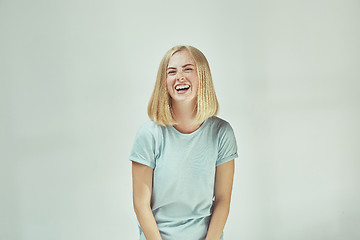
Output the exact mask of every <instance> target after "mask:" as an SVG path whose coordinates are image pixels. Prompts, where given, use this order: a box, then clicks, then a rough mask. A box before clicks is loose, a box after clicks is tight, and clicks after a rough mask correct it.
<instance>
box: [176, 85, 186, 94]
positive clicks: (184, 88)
mask: <svg viewBox="0 0 360 240" xmlns="http://www.w3.org/2000/svg"><path fill="white" fill-rule="evenodd" d="M189 89H190V85H181V86H176V88H175V90H176V91H177V92H178V93H184V92H186V91H187V90H189Z"/></svg>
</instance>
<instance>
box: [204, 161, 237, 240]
mask: <svg viewBox="0 0 360 240" xmlns="http://www.w3.org/2000/svg"><path fill="white" fill-rule="evenodd" d="M233 178H234V159H233V160H231V161H228V162H226V163H223V164H220V165H219V166H217V167H216V175H215V201H214V208H213V213H212V216H211V220H210V225H209V229H208V233H207V236H206V239H205V240H219V239H220V236H221V233H222V231H223V230H224V227H225V223H226V220H227V217H228V215H229V210H230V200H231V191H232V185H233Z"/></svg>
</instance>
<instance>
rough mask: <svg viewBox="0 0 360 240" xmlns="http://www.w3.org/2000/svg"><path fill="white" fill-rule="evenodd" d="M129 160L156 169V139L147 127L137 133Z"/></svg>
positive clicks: (142, 127) (141, 128)
mask: <svg viewBox="0 0 360 240" xmlns="http://www.w3.org/2000/svg"><path fill="white" fill-rule="evenodd" d="M129 160H130V161H134V162H138V163H141V164H144V165H146V166H149V167H151V168H154V167H155V137H154V135H153V134H152V133H151V131H150V130H149V129H147V128H146V127H145V126H141V127H140V128H139V129H138V131H137V133H136V136H135V141H134V143H133V147H132V149H131V152H130V157H129Z"/></svg>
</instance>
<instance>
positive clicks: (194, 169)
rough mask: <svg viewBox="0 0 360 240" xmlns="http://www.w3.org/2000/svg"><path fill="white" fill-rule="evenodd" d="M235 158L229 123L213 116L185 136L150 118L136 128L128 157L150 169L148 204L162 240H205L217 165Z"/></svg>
mask: <svg viewBox="0 0 360 240" xmlns="http://www.w3.org/2000/svg"><path fill="white" fill-rule="evenodd" d="M237 157H238V154H237V145H236V139H235V135H234V132H233V129H232V127H231V126H230V124H229V123H228V122H227V121H225V120H223V119H221V118H219V117H216V116H214V117H211V118H208V119H206V120H205V121H204V122H203V123H202V124H201V126H200V127H199V128H198V129H197V130H195V131H194V132H192V133H189V134H183V133H181V132H179V131H178V130H176V129H175V128H174V127H173V126H169V125H167V126H166V127H163V126H161V125H157V124H155V123H154V122H153V121H152V120H148V121H147V122H145V123H144V124H142V125H141V126H140V128H139V129H138V131H137V134H136V137H135V141H134V144H133V148H132V150H131V153H130V160H131V161H135V162H139V163H141V164H145V165H147V166H149V167H152V168H153V169H154V173H153V188H152V196H151V208H152V212H153V214H154V217H155V220H156V222H157V225H158V228H159V231H160V234H161V236H162V239H163V240H184V239H186V240H204V239H205V237H206V234H207V230H208V227H209V223H210V218H211V214H212V209H213V208H212V206H213V198H214V186H215V185H214V184H215V171H216V166H218V165H220V164H222V163H225V162H227V161H230V160H232V159H234V158H237ZM139 230H140V240H144V239H146V238H145V236H144V233H143V232H142V230H141V227H140V225H139ZM221 239H223V235H222V236H221Z"/></svg>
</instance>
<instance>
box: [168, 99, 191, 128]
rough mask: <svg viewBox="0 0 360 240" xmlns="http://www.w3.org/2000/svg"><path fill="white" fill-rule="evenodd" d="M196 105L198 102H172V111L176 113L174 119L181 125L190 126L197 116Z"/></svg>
mask: <svg viewBox="0 0 360 240" xmlns="http://www.w3.org/2000/svg"><path fill="white" fill-rule="evenodd" d="M195 104H196V101H195V102H187V103H183V102H182V103H178V102H172V111H173V113H174V119H175V121H177V122H178V123H179V125H182V124H189V123H191V122H193V120H194V119H195V115H196V111H195V107H196V105H195Z"/></svg>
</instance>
